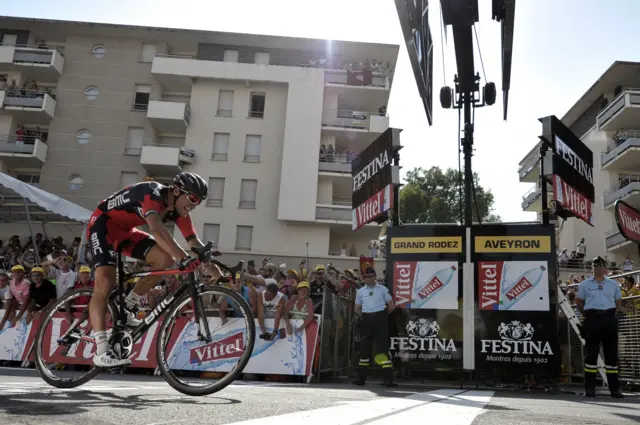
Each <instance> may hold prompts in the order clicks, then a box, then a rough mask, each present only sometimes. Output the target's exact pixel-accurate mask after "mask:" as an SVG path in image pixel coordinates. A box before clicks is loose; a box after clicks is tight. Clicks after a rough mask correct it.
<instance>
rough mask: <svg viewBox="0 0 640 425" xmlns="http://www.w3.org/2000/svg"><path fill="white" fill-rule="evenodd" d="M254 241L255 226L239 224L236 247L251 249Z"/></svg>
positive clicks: (243, 249)
mask: <svg viewBox="0 0 640 425" xmlns="http://www.w3.org/2000/svg"><path fill="white" fill-rule="evenodd" d="M252 242H253V226H238V227H237V228H236V249H237V250H242V251H250V250H251V243H252Z"/></svg>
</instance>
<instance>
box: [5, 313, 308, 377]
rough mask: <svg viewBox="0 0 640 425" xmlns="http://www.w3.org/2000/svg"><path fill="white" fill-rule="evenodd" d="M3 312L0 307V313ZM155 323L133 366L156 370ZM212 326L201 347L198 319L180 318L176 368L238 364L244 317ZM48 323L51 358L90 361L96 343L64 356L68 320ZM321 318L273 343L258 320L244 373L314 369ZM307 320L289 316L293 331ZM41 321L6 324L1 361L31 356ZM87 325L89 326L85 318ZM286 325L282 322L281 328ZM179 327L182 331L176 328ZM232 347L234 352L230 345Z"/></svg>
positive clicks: (172, 350)
mask: <svg viewBox="0 0 640 425" xmlns="http://www.w3.org/2000/svg"><path fill="white" fill-rule="evenodd" d="M3 314H4V310H0V317H1V315H3ZM162 320H164V318H162V319H161V320H160V321H158V323H156V324H154V325H153V326H152V327H151V328H150V330H149V331H148V332H147V334H146V335H144V336H143V337H142V338H141V339H140V340H139V341H138V342H137V343H136V344H135V346H134V349H133V351H134V356H133V357H132V358H131V360H132V364H131V367H136V368H149V369H155V368H156V341H157V338H158V330H159V327H160V322H161V321H162ZM208 320H209V326H210V329H211V330H212V332H213V335H212V337H213V339H214V341H213V342H212V343H210V344H207V345H203V343H202V342H201V341H199V340H198V339H197V336H196V330H195V322H193V321H191V320H189V319H188V318H179V319H178V320H177V321H176V324H175V327H174V331H173V332H172V336H171V339H170V341H169V347H168V350H167V353H168V363H169V365H170V367H171V368H173V369H178V368H179V369H181V370H201V371H213V372H228V371H229V370H230V369H231V367H233V366H234V365H235V364H237V357H238V356H237V354H236V353H237V349H243V348H244V347H243V346H242V343H243V341H244V339H243V337H242V332H243V324H244V321H243V320H242V319H234V318H230V319H228V322H227V323H226V324H224V325H222V324H221V321H220V319H219V318H218V317H209V318H208ZM53 321H54V323H53V325H52V326H49V329H51V332H50V333H48V334H47V335H46V336H45V341H44V344H45V346H48V347H50V350H49V356H50V357H48V358H46V361H47V362H52V363H53V362H59V363H63V364H90V362H91V358H92V356H93V353H94V344H93V343H89V342H84V341H81V342H79V343H78V344H76V345H74V346H72V348H71V350H69V352H68V353H67V355H66V356H63V355H62V354H61V348H60V347H59V346H58V345H57V343H56V340H57V339H58V338H59V336H60V335H61V334H63V333H64V332H66V330H67V329H68V326H69V322H68V321H67V320H66V319H63V317H62V315H61V314H58V315H56V316H55V317H54V319H53ZM319 321H320V318H319V317H316V320H315V321H314V322H312V323H311V324H310V325H309V326H308V327H307V328H306V329H305V331H304V332H300V333H295V332H294V334H293V335H287V336H286V337H285V338H282V339H280V338H277V339H275V340H273V341H265V340H263V339H260V338H259V336H258V334H259V326H258V321H257V320H256V328H257V330H256V341H255V346H254V349H253V354H252V356H251V359H250V360H249V363H248V364H247V367H246V368H245V369H244V371H245V373H255V374H278V375H298V376H300V375H304V376H309V375H311V373H312V365H313V361H314V355H315V347H316V345H317V341H318V329H319ZM302 323H303V320H300V319H298V320H294V319H291V324H292V326H293V328H294V329H296V327H298V326H300V325H302ZM39 325H40V324H39V321H38V320H36V321H35V322H34V323H31V324H29V325H27V324H26V323H25V321H24V319H22V320H21V321H20V322H19V323H18V324H17V325H16V326H15V327H13V328H8V327H7V326H8V325H7V326H5V329H4V330H3V331H0V360H13V361H24V360H32V361H33V354H34V351H32V346H33V343H34V340H35V337H36V334H37V332H38V328H39ZM83 325H85V326H87V324H86V322H85V323H83ZM265 326H266V328H267V331H270V330H271V329H272V328H273V319H265ZM280 327H281V328H283V327H284V326H282V325H281V326H280ZM176 330H178V331H179V332H176ZM229 347H233V350H231V349H229Z"/></svg>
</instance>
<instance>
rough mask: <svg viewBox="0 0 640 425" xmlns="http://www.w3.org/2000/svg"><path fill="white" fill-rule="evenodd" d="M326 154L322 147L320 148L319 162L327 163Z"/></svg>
mask: <svg viewBox="0 0 640 425" xmlns="http://www.w3.org/2000/svg"><path fill="white" fill-rule="evenodd" d="M326 156H327V153H326V148H325V147H324V145H322V146H320V162H327V158H326Z"/></svg>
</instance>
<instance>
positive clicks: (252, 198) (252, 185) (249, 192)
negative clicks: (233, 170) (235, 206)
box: [239, 179, 258, 208]
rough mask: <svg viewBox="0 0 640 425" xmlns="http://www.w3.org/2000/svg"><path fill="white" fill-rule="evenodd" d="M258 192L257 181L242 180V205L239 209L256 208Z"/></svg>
mask: <svg viewBox="0 0 640 425" xmlns="http://www.w3.org/2000/svg"><path fill="white" fill-rule="evenodd" d="M257 190H258V181H257V180H245V179H243V180H242V183H241V184H240V205H239V208H255V207H256V194H257Z"/></svg>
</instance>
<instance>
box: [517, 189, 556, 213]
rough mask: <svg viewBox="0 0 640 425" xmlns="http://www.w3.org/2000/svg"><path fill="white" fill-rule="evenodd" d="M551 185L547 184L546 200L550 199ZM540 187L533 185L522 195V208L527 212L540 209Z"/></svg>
mask: <svg viewBox="0 0 640 425" xmlns="http://www.w3.org/2000/svg"><path fill="white" fill-rule="evenodd" d="M552 195H553V186H551V185H549V184H548V185H547V198H548V201H551V200H552ZM541 197H542V188H541V187H538V185H536V186H534V187H532V188H531V190H529V191H528V192H527V193H525V194H524V196H523V197H522V210H523V211H527V212H537V211H541V210H542V200H541Z"/></svg>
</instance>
